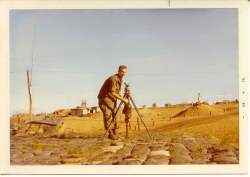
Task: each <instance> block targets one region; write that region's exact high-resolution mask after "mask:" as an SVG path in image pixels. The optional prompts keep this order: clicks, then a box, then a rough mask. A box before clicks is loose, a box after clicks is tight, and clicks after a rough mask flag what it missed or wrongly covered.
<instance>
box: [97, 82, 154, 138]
mask: <svg viewBox="0 0 250 177" xmlns="http://www.w3.org/2000/svg"><path fill="white" fill-rule="evenodd" d="M124 84H125V89H124V96H123V98H126V99H128V100H129V101H130V100H131V102H132V104H133V106H134V108H135V110H136V112H137V114H138V116H139V118H140V119H141V122H142V124H143V125H144V127H145V129H146V131H147V133H148V135H149V137H150V139H151V140H152V137H151V135H150V133H149V131H148V129H147V127H146V125H145V123H144V122H143V120H142V116H141V115H140V113H139V111H138V109H137V107H136V105H135V102H134V100H133V98H132V97H131V94H130V89H129V84H127V83H124ZM122 104H123V102H122V101H121V102H120V104H119V106H118V107H117V110H116V112H115V113H114V114H113V118H112V120H111V122H110V124H109V126H108V129H107V130H106V132H105V133H104V135H103V137H102V139H104V138H105V135H106V134H107V132H108V131H109V129H110V127H111V124H112V123H113V122H115V120H116V115H117V113H118V111H119V109H120V108H121V106H122ZM128 104H129V103H128ZM111 116H112V114H111ZM127 125H128V122H126V130H127V131H128V129H127ZM127 135H128V132H126V136H127Z"/></svg>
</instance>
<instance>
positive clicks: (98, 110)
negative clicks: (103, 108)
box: [90, 106, 100, 113]
mask: <svg viewBox="0 0 250 177" xmlns="http://www.w3.org/2000/svg"><path fill="white" fill-rule="evenodd" d="M97 112H100V108H99V107H98V106H95V107H91V109H90V113H97Z"/></svg>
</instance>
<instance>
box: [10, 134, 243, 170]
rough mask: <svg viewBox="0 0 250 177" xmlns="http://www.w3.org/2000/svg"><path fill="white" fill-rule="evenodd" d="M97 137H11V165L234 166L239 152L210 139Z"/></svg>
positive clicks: (169, 135)
mask: <svg viewBox="0 0 250 177" xmlns="http://www.w3.org/2000/svg"><path fill="white" fill-rule="evenodd" d="M152 137H153V140H151V139H149V137H148V136H147V134H144V135H142V134H140V135H134V136H133V137H129V138H128V139H125V138H124V135H123V134H121V135H120V139H119V140H116V141H111V140H109V139H107V138H105V139H104V140H102V137H101V135H100V136H99V137H79V136H78V137H77V136H74V137H67V138H65V137H64V138H62V137H55V136H54V137H48V136H43V135H40V136H39V135H29V136H11V141H10V163H11V165H64V164H66V165H153V164H155V165H157V164H160V165H172V164H238V163H239V149H238V148H237V147H222V146H220V140H219V139H217V138H215V137H213V136H205V135H195V136H192V135H188V134H175V135H173V134H168V133H154V134H152Z"/></svg>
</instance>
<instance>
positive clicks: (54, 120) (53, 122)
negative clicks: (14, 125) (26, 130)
mask: <svg viewBox="0 0 250 177" xmlns="http://www.w3.org/2000/svg"><path fill="white" fill-rule="evenodd" d="M60 121H61V119H60V118H36V119H32V120H29V121H26V122H25V123H26V124H46V125H57V124H58V123H59V122H60Z"/></svg>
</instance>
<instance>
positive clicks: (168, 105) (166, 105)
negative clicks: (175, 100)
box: [165, 103, 173, 108]
mask: <svg viewBox="0 0 250 177" xmlns="http://www.w3.org/2000/svg"><path fill="white" fill-rule="evenodd" d="M171 106H173V105H172V104H170V103H167V104H165V108H167V107H171Z"/></svg>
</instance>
